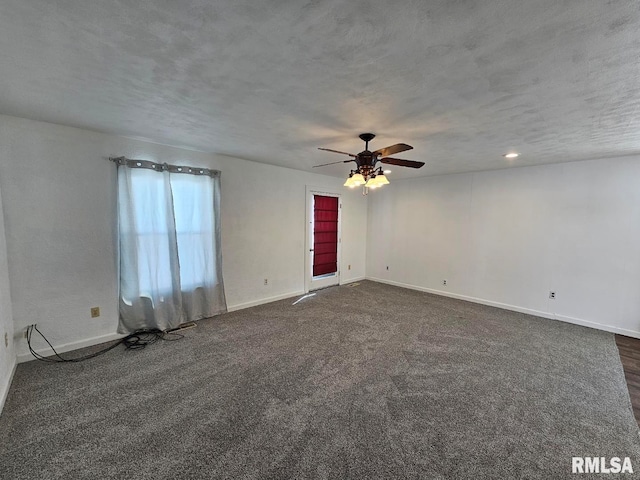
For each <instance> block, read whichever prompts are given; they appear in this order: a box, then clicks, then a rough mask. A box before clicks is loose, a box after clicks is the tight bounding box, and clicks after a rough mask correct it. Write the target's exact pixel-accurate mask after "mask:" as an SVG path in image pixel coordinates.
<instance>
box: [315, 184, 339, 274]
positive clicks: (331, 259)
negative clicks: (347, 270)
mask: <svg viewBox="0 0 640 480" xmlns="http://www.w3.org/2000/svg"><path fill="white" fill-rule="evenodd" d="M337 271H338V197H325V196H323V195H314V196H313V276H314V277H316V276H318V275H326V274H327V273H334V272H337Z"/></svg>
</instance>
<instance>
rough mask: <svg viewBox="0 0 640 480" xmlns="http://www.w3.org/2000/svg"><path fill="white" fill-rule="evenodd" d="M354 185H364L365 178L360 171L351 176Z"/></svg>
mask: <svg viewBox="0 0 640 480" xmlns="http://www.w3.org/2000/svg"><path fill="white" fill-rule="evenodd" d="M351 180H352V182H353V185H354V186H356V187H357V186H358V185H364V183H365V180H364V177H363V176H362V174H361V173H356V174H355V175H354V176H353V177H351Z"/></svg>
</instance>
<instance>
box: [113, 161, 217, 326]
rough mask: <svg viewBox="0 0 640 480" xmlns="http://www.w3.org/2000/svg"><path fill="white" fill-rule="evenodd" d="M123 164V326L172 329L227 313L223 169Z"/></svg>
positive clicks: (120, 183) (120, 189) (120, 203)
mask: <svg viewBox="0 0 640 480" xmlns="http://www.w3.org/2000/svg"><path fill="white" fill-rule="evenodd" d="M118 161H119V163H118V223H119V231H120V232H119V233H120V249H119V253H120V325H119V327H118V331H119V332H120V333H130V332H133V331H136V330H140V329H148V328H157V329H160V330H165V329H168V328H174V327H177V326H178V325H179V324H180V323H183V322H185V321H191V320H197V319H201V318H207V317H211V316H214V315H217V314H219V313H223V312H225V311H226V300H225V295H224V285H223V282H222V266H221V262H222V256H221V252H220V219H219V208H220V207H219V205H220V174H219V172H215V171H210V170H206V171H205V170H204V169H203V170H200V172H199V173H200V174H199V175H198V174H192V173H191V169H190V168H189V167H175V166H169V165H159V164H155V163H153V162H148V161H136V160H128V159H124V158H122V157H121V158H120V159H118ZM183 169H186V170H188V172H189V173H185V172H183Z"/></svg>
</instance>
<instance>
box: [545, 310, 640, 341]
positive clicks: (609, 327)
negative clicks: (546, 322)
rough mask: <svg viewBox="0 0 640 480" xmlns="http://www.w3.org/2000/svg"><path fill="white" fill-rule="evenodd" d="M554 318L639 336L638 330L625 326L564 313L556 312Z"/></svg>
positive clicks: (630, 335) (597, 328) (629, 335)
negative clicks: (606, 323) (569, 315)
mask: <svg viewBox="0 0 640 480" xmlns="http://www.w3.org/2000/svg"><path fill="white" fill-rule="evenodd" d="M553 318H554V319H556V320H560V321H561V322H567V323H575V324H576V325H582V326H583V327H589V328H595V329H596V330H604V331H605V332H611V333H618V334H620V335H625V336H627V337H634V338H640V332H636V331H635V330H627V329H626V328H620V327H613V326H611V325H605V324H603V323H597V322H591V321H589V320H583V319H581V318H574V317H568V316H566V315H558V314H556V315H555V316H554V317H553Z"/></svg>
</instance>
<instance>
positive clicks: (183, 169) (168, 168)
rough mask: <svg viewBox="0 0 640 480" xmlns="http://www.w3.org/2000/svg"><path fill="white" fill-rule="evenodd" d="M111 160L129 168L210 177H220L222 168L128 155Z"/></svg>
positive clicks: (111, 158)
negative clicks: (154, 160)
mask: <svg viewBox="0 0 640 480" xmlns="http://www.w3.org/2000/svg"><path fill="white" fill-rule="evenodd" d="M109 160H110V161H112V162H114V163H115V164H116V165H118V166H120V165H125V166H127V167H129V168H148V169H149V170H155V171H157V172H171V173H187V174H191V175H207V176H209V177H219V176H220V170H212V169H210V168H201V167H189V166H182V165H170V164H168V163H159V162H153V161H151V160H136V159H132V158H127V157H109Z"/></svg>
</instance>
